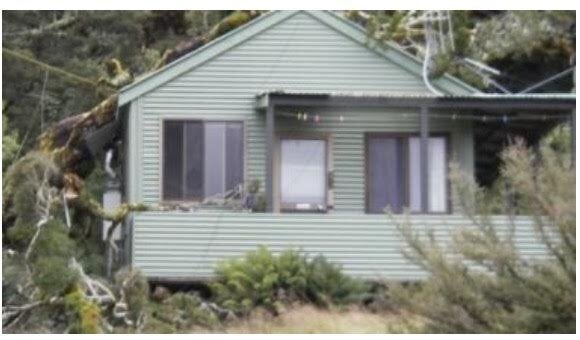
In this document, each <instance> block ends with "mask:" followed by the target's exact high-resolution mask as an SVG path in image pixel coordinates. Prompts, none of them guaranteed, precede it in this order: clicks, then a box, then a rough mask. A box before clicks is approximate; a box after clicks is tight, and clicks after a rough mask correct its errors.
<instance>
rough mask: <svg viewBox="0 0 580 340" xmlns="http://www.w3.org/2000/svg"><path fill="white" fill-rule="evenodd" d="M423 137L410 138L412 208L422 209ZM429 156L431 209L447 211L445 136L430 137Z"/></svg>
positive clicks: (415, 209) (415, 210)
mask: <svg viewBox="0 0 580 340" xmlns="http://www.w3.org/2000/svg"><path fill="white" fill-rule="evenodd" d="M420 150H421V139H420V138H418V137H411V138H410V139H409V163H410V164H409V165H410V169H409V177H410V190H409V191H410V208H411V211H414V212H418V211H421V170H420V169H421V163H420V153H421V151H420ZM428 157H429V169H428V173H429V211H430V212H446V211H447V146H446V145H445V138H443V137H430V138H429V147H428Z"/></svg>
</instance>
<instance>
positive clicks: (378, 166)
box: [367, 135, 449, 213]
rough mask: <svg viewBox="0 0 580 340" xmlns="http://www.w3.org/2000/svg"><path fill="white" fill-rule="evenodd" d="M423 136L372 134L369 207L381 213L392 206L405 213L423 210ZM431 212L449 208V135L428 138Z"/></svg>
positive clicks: (368, 179)
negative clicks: (421, 153)
mask: <svg viewBox="0 0 580 340" xmlns="http://www.w3.org/2000/svg"><path fill="white" fill-rule="evenodd" d="M420 143H421V139H420V138H419V137H414V136H388V135H385V136H380V135H377V136H371V137H369V138H368V140H367V152H368V155H367V157H368V164H367V189H368V196H367V210H368V212H369V213H382V212H383V210H384V209H385V207H387V206H388V207H390V209H391V210H392V211H393V212H394V213H402V212H403V209H404V208H405V207H408V208H409V209H410V210H411V212H420V211H421V170H420V168H421V167H420V148H421V147H420ZM428 154H429V169H428V176H429V199H428V202H429V206H428V208H429V212H431V213H444V212H447V211H448V209H449V203H448V192H447V191H448V190H447V187H448V186H447V139H446V138H445V137H430V138H429V147H428Z"/></svg>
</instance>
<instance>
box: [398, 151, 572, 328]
mask: <svg viewBox="0 0 580 340" xmlns="http://www.w3.org/2000/svg"><path fill="white" fill-rule="evenodd" d="M502 160H503V167H502V171H501V176H502V178H501V180H503V181H505V183H507V184H509V185H510V186H511V187H512V188H513V190H514V192H515V196H516V197H517V198H518V200H517V203H518V209H519V211H521V212H524V213H526V214H529V215H530V216H531V218H532V219H533V221H534V227H535V229H536V232H537V233H536V234H537V240H535V242H540V243H542V244H543V245H545V246H546V249H547V251H548V256H546V257H543V258H534V259H531V258H529V257H526V258H524V257H523V256H522V255H521V254H520V253H519V252H518V249H517V247H516V245H515V241H514V238H513V237H512V235H513V231H514V230H510V232H508V233H502V232H500V231H499V228H498V226H496V225H494V223H493V222H492V219H490V218H489V216H486V215H483V216H482V215H477V214H479V213H480V212H481V211H482V209H476V208H477V207H478V203H480V202H479V201H478V200H477V199H474V197H473V196H475V198H481V197H485V196H486V195H485V194H486V190H484V189H482V188H473V187H472V190H463V191H462V192H463V193H466V192H470V193H471V194H472V197H466V198H464V199H460V200H458V201H459V202H462V203H463V202H472V203H473V202H475V204H472V205H471V206H469V207H466V208H464V211H466V212H467V213H468V215H469V216H470V217H471V218H472V219H473V220H474V221H475V222H476V224H477V228H471V229H464V230H460V231H458V232H457V233H456V235H455V236H454V238H453V239H452V242H451V244H450V245H449V247H444V246H443V245H441V244H439V243H438V242H437V240H436V239H435V238H434V237H433V236H431V237H430V238H429V239H427V240H425V239H424V238H423V237H421V236H420V235H418V234H416V233H415V232H413V231H412V229H411V228H410V226H409V225H403V226H402V231H403V235H404V237H405V239H406V240H407V242H408V244H409V246H410V249H411V251H410V252H409V253H408V254H407V255H408V256H409V257H410V259H412V260H413V261H415V263H417V264H418V265H419V266H421V267H422V268H423V269H425V270H426V271H428V272H429V273H430V278H429V279H428V280H426V281H425V282H424V283H423V284H422V285H420V286H419V287H414V289H402V288H400V287H399V288H398V289H395V290H394V297H395V298H396V299H397V300H398V301H399V302H400V303H402V305H403V306H404V307H406V308H407V309H409V310H410V311H412V312H413V313H416V314H418V315H420V316H421V317H423V318H424V319H425V320H426V322H425V327H426V329H425V330H424V331H426V332H446V333H552V332H553V333H573V332H575V331H576V220H575V219H576V217H575V194H576V193H575V185H574V183H575V171H574V169H573V168H572V167H571V166H570V154H562V153H559V152H555V151H554V149H553V148H552V147H550V146H549V145H545V144H544V145H543V146H542V147H541V151H540V154H539V155H534V153H533V152H532V151H531V150H529V149H527V148H525V147H523V145H521V144H518V145H514V146H511V147H509V148H508V149H507V150H506V151H505V152H504V153H503V154H502ZM459 177H461V176H459ZM459 177H457V176H456V180H457V178H459ZM472 185H473V184H472ZM459 187H461V188H466V187H467V186H466V185H460V186H459ZM486 210H487V209H483V211H486ZM503 214H506V215H509V214H510V211H509V210H505V211H504V212H503ZM451 253H452V254H453V256H451V255H450V254H451Z"/></svg>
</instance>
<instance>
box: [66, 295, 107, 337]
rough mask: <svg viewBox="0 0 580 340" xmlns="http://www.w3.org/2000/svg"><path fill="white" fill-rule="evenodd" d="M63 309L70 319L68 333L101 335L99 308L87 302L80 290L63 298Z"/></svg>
mask: <svg viewBox="0 0 580 340" xmlns="http://www.w3.org/2000/svg"><path fill="white" fill-rule="evenodd" d="M64 301H65V309H66V310H67V313H68V314H70V318H71V319H72V322H71V325H70V328H69V331H70V333H80V334H95V333H102V329H101V322H102V321H101V320H102V319H101V311H100V309H99V306H98V305H96V304H95V303H93V302H90V301H89V300H87V299H86V298H85V297H84V295H83V293H82V292H81V291H80V289H78V288H75V289H73V290H72V291H71V292H70V293H68V294H67V295H66V296H65V298H64Z"/></svg>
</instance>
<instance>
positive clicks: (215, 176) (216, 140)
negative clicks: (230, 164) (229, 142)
mask: <svg viewBox="0 0 580 340" xmlns="http://www.w3.org/2000/svg"><path fill="white" fill-rule="evenodd" d="M225 130H226V123H223V122H207V123H205V130H204V132H205V136H204V144H205V145H204V151H205V152H204V153H205V154H204V161H205V162H204V174H205V181H204V182H205V183H204V197H210V196H213V195H216V194H221V193H224V192H225V191H226V190H225V172H226V152H225V151H226V150H225V148H226V140H225Z"/></svg>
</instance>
